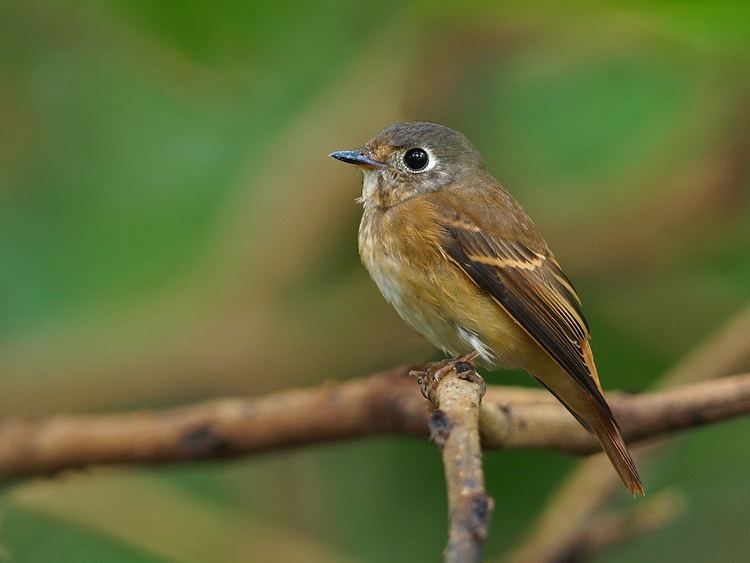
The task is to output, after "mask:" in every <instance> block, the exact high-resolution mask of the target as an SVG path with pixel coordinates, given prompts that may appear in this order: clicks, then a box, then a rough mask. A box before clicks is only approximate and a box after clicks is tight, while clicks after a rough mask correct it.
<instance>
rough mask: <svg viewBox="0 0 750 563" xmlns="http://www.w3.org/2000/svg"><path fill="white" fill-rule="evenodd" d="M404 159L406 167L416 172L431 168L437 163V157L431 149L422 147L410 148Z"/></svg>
mask: <svg viewBox="0 0 750 563" xmlns="http://www.w3.org/2000/svg"><path fill="white" fill-rule="evenodd" d="M402 159H403V162H404V166H405V167H406V169H407V170H408V171H409V172H412V173H415V174H416V173H420V172H426V171H427V170H431V169H432V168H434V167H435V165H436V164H437V159H436V158H435V156H434V155H433V154H432V153H431V152H430V150H429V149H426V148H422V147H414V148H411V149H408V150H407V151H406V152H404V156H403V157H402Z"/></svg>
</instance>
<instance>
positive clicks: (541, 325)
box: [442, 207, 609, 412]
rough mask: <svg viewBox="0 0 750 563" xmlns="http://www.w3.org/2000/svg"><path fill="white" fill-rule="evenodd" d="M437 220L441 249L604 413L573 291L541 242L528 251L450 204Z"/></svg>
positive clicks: (510, 238)
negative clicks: (440, 236)
mask: <svg viewBox="0 0 750 563" xmlns="http://www.w3.org/2000/svg"><path fill="white" fill-rule="evenodd" d="M446 211H447V210H446ZM442 219H443V220H442V226H443V228H444V230H445V233H446V236H445V237H444V239H443V250H444V252H445V253H446V254H447V255H448V256H449V257H450V258H451V259H452V260H453V261H454V262H455V263H456V264H457V265H458V266H459V267H460V268H461V269H462V270H463V271H464V272H465V273H466V274H467V275H468V276H469V277H470V278H471V279H472V280H473V281H474V283H476V284H477V286H479V287H480V288H481V289H483V290H484V291H486V292H487V293H488V294H489V295H491V296H492V298H493V299H494V300H495V301H496V302H497V303H499V304H500V305H501V306H502V307H503V309H505V310H506V311H507V312H508V314H510V315H511V316H512V317H513V318H514V319H515V320H516V321H517V322H518V324H519V325H520V326H521V327H522V328H523V329H524V330H525V331H526V332H527V333H528V334H529V336H531V338H533V339H534V340H535V341H536V342H537V343H538V344H539V345H540V346H541V347H542V348H543V349H544V350H545V351H546V352H547V353H548V354H549V355H550V356H551V357H552V358H553V359H554V360H555V361H556V362H557V363H558V364H559V365H560V366H561V367H562V368H563V369H564V370H565V371H566V372H567V373H568V374H570V376H571V377H573V378H574V379H575V380H576V382H577V383H578V384H579V385H581V386H582V387H583V388H584V389H586V390H588V391H589V392H590V394H591V395H592V396H593V397H595V398H596V400H597V402H600V403H601V406H603V407H604V408H605V409H606V411H607V412H609V408H608V407H607V406H606V403H605V402H604V399H603V397H602V395H601V392H600V391H601V387H600V386H599V379H598V375H597V373H596V368H595V366H594V363H593V358H592V356H591V348H590V347H589V344H588V339H589V329H588V325H587V324H586V320H585V319H584V317H583V313H582V312H581V307H580V301H579V299H578V295H577V294H576V291H575V288H574V287H573V285H572V284H571V282H570V280H568V278H567V277H566V276H565V274H564V273H563V272H562V270H561V269H560V266H559V265H558V263H557V262H556V261H555V259H554V257H553V256H552V254H551V253H550V252H549V250H547V249H546V245H542V246H543V248H542V249H541V250H540V249H537V250H532V249H531V248H529V245H527V244H524V243H523V242H520V241H518V240H512V236H510V235H506V236H503V235H500V234H494V233H493V232H489V230H488V229H486V228H484V227H483V225H481V224H480V222H479V221H477V220H476V219H474V218H472V217H468V216H466V215H462V214H461V213H459V212H457V211H456V210H455V207H454V208H453V209H451V210H450V211H447V212H446V213H444V214H443V216H442ZM505 232H506V233H507V229H505Z"/></svg>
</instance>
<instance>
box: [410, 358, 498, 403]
mask: <svg viewBox="0 0 750 563" xmlns="http://www.w3.org/2000/svg"><path fill="white" fill-rule="evenodd" d="M478 356H479V354H478V353H477V352H476V351H474V352H469V353H468V354H465V355H463V356H459V357H458V358H451V359H448V360H442V361H439V362H433V363H431V364H427V366H425V369H424V370H411V371H410V372H409V375H410V376H411V377H415V378H416V379H417V383H419V388H420V390H421V392H422V396H423V397H424V398H425V399H427V400H428V401H430V402H431V403H432V404H433V405H436V404H437V403H436V401H435V396H434V394H435V391H436V390H437V388H438V385H439V384H440V382H441V381H442V379H443V378H444V377H445V376H446V375H448V374H449V373H450V372H452V371H455V372H456V375H457V376H458V377H459V378H461V379H463V380H465V381H470V382H472V383H476V384H478V385H480V386H481V388H482V391H481V395H482V396H483V395H484V392H485V390H486V388H487V386H486V384H485V382H484V379H483V378H482V376H481V375H479V374H478V373H477V372H476V369H475V368H474V364H473V362H474V360H476V359H477V357H478Z"/></svg>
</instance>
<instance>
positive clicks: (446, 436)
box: [430, 362, 493, 563]
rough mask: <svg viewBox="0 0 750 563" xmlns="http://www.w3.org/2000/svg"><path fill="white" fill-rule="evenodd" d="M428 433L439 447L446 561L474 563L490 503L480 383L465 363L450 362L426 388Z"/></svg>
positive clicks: (479, 557)
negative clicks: (444, 490)
mask: <svg viewBox="0 0 750 563" xmlns="http://www.w3.org/2000/svg"><path fill="white" fill-rule="evenodd" d="M431 391H432V392H431V393H430V399H431V400H432V402H433V406H434V407H435V411H434V412H433V413H432V417H431V418H430V435H431V437H432V440H433V441H434V442H435V443H436V444H437V445H438V446H439V447H440V449H441V450H442V454H443V465H444V466H445V481H446V485H447V488H448V545H447V546H446V548H445V552H444V561H445V562H446V563H479V562H480V561H481V560H482V552H483V550H484V540H485V539H486V537H487V529H488V527H489V522H490V515H491V513H492V508H493V501H492V499H491V498H490V497H488V496H487V494H486V493H485V490H484V472H483V470H482V448H481V446H480V443H479V406H480V404H481V401H482V395H483V394H484V382H483V381H482V380H481V378H480V377H479V376H478V375H477V373H476V371H475V370H474V367H473V366H472V365H471V364H468V363H465V362H459V363H457V364H454V365H453V368H452V369H451V371H450V372H448V373H447V374H446V375H445V376H444V377H443V378H442V379H441V380H440V381H439V382H438V383H437V387H436V388H434V389H432V390H431Z"/></svg>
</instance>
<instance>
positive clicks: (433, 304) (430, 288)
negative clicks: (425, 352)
mask: <svg viewBox="0 0 750 563" xmlns="http://www.w3.org/2000/svg"><path fill="white" fill-rule="evenodd" d="M365 250H366V251H365V252H362V260H363V262H364V264H365V266H366V267H367V269H368V271H369V272H370V275H371V276H372V278H373V280H374V281H375V283H376V284H377V286H378V288H379V289H380V292H381V293H382V294H383V297H385V299H386V301H388V302H389V303H390V304H391V305H393V307H394V308H395V309H396V311H397V312H398V314H399V315H400V316H401V318H402V319H404V320H405V321H406V322H407V323H409V324H410V325H411V326H412V327H413V328H414V329H415V330H417V331H418V332H419V333H421V334H422V335H423V336H424V337H425V338H427V340H429V341H430V342H431V343H432V344H433V345H434V346H435V347H436V348H439V349H441V350H443V352H445V353H446V354H449V355H452V356H458V355H462V354H466V353H468V352H471V351H474V350H476V351H477V352H478V353H479V355H480V358H481V360H482V362H481V363H483V364H485V365H487V366H490V367H519V366H522V365H523V364H525V363H526V362H524V358H523V352H524V351H525V350H527V349H528V344H529V342H528V337H527V335H526V333H525V332H524V331H523V330H522V329H521V328H520V327H519V326H518V324H517V323H516V322H515V321H514V320H513V319H511V318H510V316H509V315H508V314H507V313H506V312H505V310H503V309H502V307H500V306H499V305H498V304H497V303H496V302H495V301H494V300H493V299H492V298H490V297H489V296H487V295H485V294H484V293H483V292H481V291H480V290H479V289H478V288H477V287H476V286H475V285H474V284H473V283H472V282H471V281H469V280H468V278H467V277H466V275H465V274H464V273H463V272H462V271H460V270H459V269H458V268H457V267H455V266H454V265H453V264H452V263H450V262H448V261H447V260H445V261H435V262H434V263H433V264H432V265H430V266H427V267H424V266H423V267H415V266H414V265H412V264H410V263H408V262H407V261H405V260H404V259H402V258H400V257H395V256H393V255H391V256H386V255H385V254H384V253H382V252H379V251H378V249H372V248H370V249H365ZM456 288H463V291H456Z"/></svg>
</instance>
